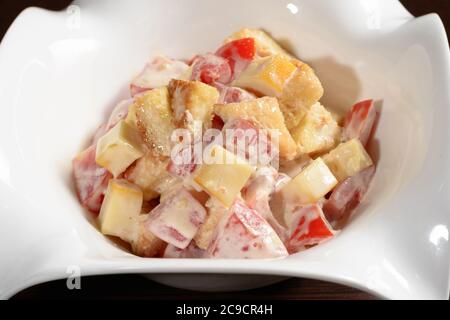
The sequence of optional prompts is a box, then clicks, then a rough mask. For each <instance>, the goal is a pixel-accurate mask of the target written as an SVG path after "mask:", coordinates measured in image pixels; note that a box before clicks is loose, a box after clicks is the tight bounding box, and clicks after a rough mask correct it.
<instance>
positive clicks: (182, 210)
mask: <svg viewBox="0 0 450 320" xmlns="http://www.w3.org/2000/svg"><path fill="white" fill-rule="evenodd" d="M205 218H206V210H205V208H204V207H203V206H202V205H201V203H199V202H198V201H197V200H196V199H195V198H194V197H193V196H192V195H191V194H190V193H189V192H188V191H187V190H186V189H184V188H180V189H177V190H171V191H169V193H168V194H167V195H165V197H164V200H162V202H161V203H160V204H159V205H158V206H157V207H156V208H155V209H153V210H152V211H151V212H150V215H149V217H148V219H147V220H146V221H145V224H144V225H145V228H147V229H148V230H149V231H150V232H151V233H152V234H154V235H155V236H157V237H158V238H160V239H162V240H164V241H165V242H167V243H169V244H172V245H174V246H175V247H177V248H180V249H185V248H186V247H187V246H188V245H189V244H190V242H191V241H192V239H193V238H194V236H195V234H196V233H197V231H198V229H199V227H200V225H201V224H202V223H203V222H204V220H205Z"/></svg>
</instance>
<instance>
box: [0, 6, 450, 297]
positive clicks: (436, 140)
mask: <svg viewBox="0 0 450 320" xmlns="http://www.w3.org/2000/svg"><path fill="white" fill-rule="evenodd" d="M290 1H291V2H289V0H287V1H276V0H273V1H269V0H267V1H241V0H229V1H226V2H225V3H223V2H219V1H207V0H195V1H181V0H173V1H162V0H159V1H145V0H135V1H133V2H132V4H131V2H130V1H125V0H122V1H119V0H109V1H108V0H98V1H87V0H79V1H76V2H75V5H76V6H72V7H70V8H69V9H68V11H67V12H66V11H64V12H49V11H45V10H40V9H36V8H30V9H27V10H25V11H24V12H23V13H22V14H21V15H20V16H19V17H18V18H17V20H16V21H15V22H14V24H13V26H12V27H11V29H10V30H9V32H8V33H7V35H6V36H5V38H4V40H3V42H2V44H1V48H0V101H1V117H0V240H1V241H0V256H1V260H0V297H2V298H8V297H10V296H11V295H13V294H14V293H16V292H17V291H19V290H21V289H24V288H26V287H28V286H31V285H34V284H37V283H41V282H44V281H49V280H53V279H60V278H65V277H67V276H68V273H67V271H70V270H71V269H70V268H69V269H68V267H69V266H79V267H80V270H81V274H82V275H96V274H116V273H142V274H152V277H153V278H154V279H157V280H158V281H161V282H164V283H169V284H171V285H174V286H178V287H185V288H195V289H198V290H223V289H227V290H235V289H245V288H249V287H257V286H262V285H265V284H267V283H269V282H272V281H275V280H278V278H275V279H273V278H266V277H261V276H260V275H265V276H292V277H308V278H315V279H322V280H327V281H332V282H336V283H341V284H345V285H348V286H352V287H356V288H359V289H361V290H365V291H368V292H371V293H373V294H376V295H378V296H380V297H384V298H392V299H400V298H412V299H422V298H440V299H447V298H448V293H449V262H450V261H449V260H450V259H449V243H448V234H449V226H450V223H449V222H450V221H449V220H450V218H449V217H450V185H449V183H450V177H449V175H450V157H449V156H450V152H449V151H450V129H449V127H450V115H449V112H450V102H449V100H450V99H449V87H450V81H449V78H450V77H449V74H450V67H449V49H448V44H447V39H446V35H445V32H444V29H443V26H442V23H441V21H440V20H439V18H438V17H437V16H436V15H427V16H425V17H421V18H417V19H416V18H414V17H413V16H411V15H410V14H409V13H408V12H407V11H406V10H405V9H404V8H403V7H402V6H401V5H400V3H399V2H398V1H396V0H383V1H379V0H364V1H363V0H360V1H356V0H355V1H334V0H328V1H327V0H319V1H306V0H305V1H301V0H290ZM80 8H81V9H80ZM243 26H249V27H263V28H264V29H266V30H268V31H270V32H271V33H272V34H273V36H275V37H276V38H277V39H279V40H281V41H282V42H283V43H284V44H285V45H286V46H287V47H288V48H289V49H291V50H292V51H293V52H294V53H296V54H298V55H299V57H301V58H302V59H304V60H306V61H307V62H309V63H311V64H312V65H313V66H314V67H315V68H316V70H317V73H318V75H319V77H320V78H321V80H322V81H323V84H324V87H325V91H326V94H325V97H324V99H323V102H324V103H325V105H327V106H329V107H332V108H336V109H340V110H344V109H348V107H349V106H350V105H352V103H354V102H355V101H357V100H360V99H363V98H375V99H377V100H380V102H381V105H382V116H381V119H380V123H379V126H378V130H377V133H376V137H375V141H374V143H372V146H371V148H372V150H371V151H372V153H373V154H375V155H376V157H377V158H378V172H377V174H376V177H375V180H374V182H373V185H372V187H371V189H370V191H369V194H368V196H367V200H366V201H365V203H364V204H363V205H362V206H361V207H360V208H359V210H358V213H357V214H356V215H355V218H354V219H352V221H351V222H350V224H349V225H348V226H347V228H346V229H344V231H343V232H342V233H340V234H339V235H338V236H337V237H336V238H335V239H334V240H332V241H329V242H327V243H325V244H323V245H320V246H318V247H316V248H313V249H311V250H308V251H306V252H302V253H299V254H295V255H292V256H290V257H289V258H287V259H284V260H271V261H243V260H229V261H222V260H182V261H180V260H164V259H143V258H138V257H135V256H133V255H131V254H130V253H128V252H126V251H123V250H122V249H121V248H119V247H117V246H116V245H115V244H114V243H112V242H111V241H110V240H108V239H107V238H105V237H103V236H102V235H101V234H100V233H99V232H98V231H97V229H96V228H95V227H94V226H93V225H92V224H91V223H90V222H89V221H88V219H87V218H86V215H85V212H84V211H83V210H82V208H81V206H80V204H79V203H78V201H77V198H76V197H75V195H74V190H73V185H72V179H71V159H72V157H73V156H74V155H75V154H76V153H77V152H78V151H80V150H81V149H82V148H83V147H85V146H86V145H85V144H84V142H86V141H87V139H88V137H89V135H90V134H92V133H93V131H94V129H95V128H96V127H97V125H98V124H99V123H100V122H101V120H102V119H104V118H105V117H106V114H107V112H106V111H107V109H108V108H110V107H111V106H112V105H113V104H114V103H115V102H117V101H118V100H119V99H120V98H124V97H126V96H127V84H128V83H129V81H130V79H132V77H133V76H134V75H135V74H136V73H138V72H139V71H140V69H141V67H142V66H143V65H144V63H145V62H146V61H147V59H149V58H150V57H151V56H152V55H154V54H156V53H165V54H167V55H169V56H172V57H185V58H188V57H190V56H192V55H193V54H194V53H197V52H205V51H208V50H213V49H214V48H217V46H218V45H219V44H220V43H221V41H222V39H224V38H225V37H226V36H227V35H228V34H230V33H231V32H233V31H235V30H237V29H239V28H241V27H243ZM189 274H196V275H195V277H194V276H192V278H191V276H189ZM199 274H220V275H223V276H220V277H215V276H213V277H211V276H208V277H206V276H201V275H200V276H199ZM171 275H172V276H171ZM233 275H253V277H251V278H248V277H242V276H233ZM230 283H231V284H230ZM224 284H230V285H228V286H227V287H224Z"/></svg>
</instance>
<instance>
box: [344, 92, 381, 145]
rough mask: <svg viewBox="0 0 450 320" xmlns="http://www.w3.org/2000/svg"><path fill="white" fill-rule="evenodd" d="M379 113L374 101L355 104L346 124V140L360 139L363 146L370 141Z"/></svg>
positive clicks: (346, 119)
mask: <svg viewBox="0 0 450 320" xmlns="http://www.w3.org/2000/svg"><path fill="white" fill-rule="evenodd" d="M376 117H377V111H376V109H375V106H374V103H373V100H366V101H362V102H359V103H357V104H355V105H354V106H353V108H352V110H351V111H350V112H349V113H348V115H347V117H346V118H345V122H344V133H343V136H344V139H345V140H346V141H347V140H351V139H354V138H358V139H359V140H360V141H361V143H362V144H363V145H366V144H367V142H368V141H369V138H370V134H371V132H372V128H373V125H374V123H375V119H376Z"/></svg>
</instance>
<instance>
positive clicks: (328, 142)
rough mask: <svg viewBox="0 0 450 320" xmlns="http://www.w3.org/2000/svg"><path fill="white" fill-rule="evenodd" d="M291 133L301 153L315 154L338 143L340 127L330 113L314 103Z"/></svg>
mask: <svg viewBox="0 0 450 320" xmlns="http://www.w3.org/2000/svg"><path fill="white" fill-rule="evenodd" d="M291 134H292V138H294V141H295V142H296V143H297V145H298V147H299V151H300V152H301V153H308V154H311V153H316V154H317V153H323V152H328V151H330V150H331V149H333V148H334V147H335V146H336V145H337V144H338V143H339V141H340V136H341V128H340V127H339V125H338V124H337V122H336V121H335V120H334V118H333V116H332V115H331V113H330V112H328V111H327V109H325V108H324V107H323V106H322V105H321V104H320V103H316V104H315V105H313V106H312V107H311V108H310V109H309V111H308V112H307V113H306V115H305V116H304V117H303V119H302V120H301V121H300V124H299V125H298V126H297V127H296V128H294V129H292V130H291Z"/></svg>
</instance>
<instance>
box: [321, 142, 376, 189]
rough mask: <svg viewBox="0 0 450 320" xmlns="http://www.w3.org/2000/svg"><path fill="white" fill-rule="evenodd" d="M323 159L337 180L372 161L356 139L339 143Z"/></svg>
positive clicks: (342, 179) (348, 175) (355, 172)
mask: <svg viewBox="0 0 450 320" xmlns="http://www.w3.org/2000/svg"><path fill="white" fill-rule="evenodd" d="M323 160H324V161H325V163H326V164H327V166H328V167H329V168H330V170H331V171H332V172H333V174H334V175H335V176H336V178H337V179H338V181H339V182H341V181H344V180H345V179H347V178H348V177H351V176H353V175H355V174H357V173H358V172H360V171H362V170H364V169H366V168H368V167H370V166H371V165H372V164H373V162H372V159H371V158H370V156H369V154H368V153H367V151H366V149H364V146H363V145H362V144H361V142H360V141H359V140H358V139H353V140H350V141H347V142H345V143H341V144H340V145H339V146H338V147H337V148H336V149H334V150H332V151H330V152H329V153H328V154H327V155H325V156H324V157H323Z"/></svg>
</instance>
